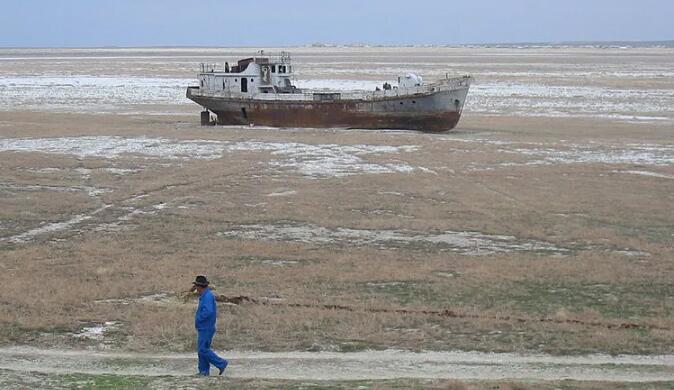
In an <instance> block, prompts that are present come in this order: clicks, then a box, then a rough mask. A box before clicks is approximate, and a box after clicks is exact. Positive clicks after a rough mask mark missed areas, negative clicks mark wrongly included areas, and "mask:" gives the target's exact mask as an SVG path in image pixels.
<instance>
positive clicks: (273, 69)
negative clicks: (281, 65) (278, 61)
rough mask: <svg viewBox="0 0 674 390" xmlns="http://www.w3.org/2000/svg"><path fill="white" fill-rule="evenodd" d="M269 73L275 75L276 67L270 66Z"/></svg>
mask: <svg viewBox="0 0 674 390" xmlns="http://www.w3.org/2000/svg"><path fill="white" fill-rule="evenodd" d="M271 72H272V73H276V65H272V66H271Z"/></svg>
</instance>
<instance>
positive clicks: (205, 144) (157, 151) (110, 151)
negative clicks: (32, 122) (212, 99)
mask: <svg viewBox="0 0 674 390" xmlns="http://www.w3.org/2000/svg"><path fill="white" fill-rule="evenodd" d="M416 150H417V147H416V146H413V145H403V146H386V145H337V144H304V143H295V142H259V141H242V142H226V141H209V140H186V141H185V140H176V139H167V138H145V137H138V138H124V137H116V136H86V137H59V138H14V139H12V138H10V139H2V140H0V152H1V151H14V152H42V153H53V154H68V155H75V156H78V157H80V158H86V157H102V158H108V159H118V158H121V157H133V156H138V157H141V158H144V159H153V158H154V159H167V160H191V159H198V160H199V159H200V160H213V159H218V158H221V157H223V156H224V155H225V154H226V153H233V152H267V153H270V154H271V155H272V159H271V160H269V161H268V162H267V165H268V167H269V169H273V170H279V169H281V170H283V169H289V170H293V171H296V172H299V173H300V174H302V175H304V176H309V177H317V178H320V177H342V176H349V175H357V174H366V173H371V174H376V173H407V172H413V171H415V170H416V169H417V168H415V167H413V166H411V165H409V164H407V163H406V162H404V161H390V162H385V163H375V162H370V161H368V160H367V159H366V157H367V156H371V155H399V154H400V153H411V152H414V151H416Z"/></svg>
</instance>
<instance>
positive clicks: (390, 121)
mask: <svg viewBox="0 0 674 390" xmlns="http://www.w3.org/2000/svg"><path fill="white" fill-rule="evenodd" d="M467 94H468V85H467V84H466V85H465V86H462V87H460V88H451V89H450V88H438V89H437V90H433V91H431V92H428V93H416V94H409V95H397V96H383V97H380V98H377V97H376V96H373V97H372V98H369V99H348V98H344V97H342V96H340V97H338V98H334V99H332V98H330V96H329V95H328V98H327V99H324V98H321V99H320V100H317V99H315V98H314V99H312V100H309V99H305V98H300V99H296V100H283V99H264V97H259V98H255V97H252V98H242V97H240V96H227V95H225V94H220V95H218V94H208V93H204V92H202V91H201V90H200V88H199V87H190V88H188V90H187V97H188V98H189V99H191V100H193V101H194V102H196V103H197V104H199V105H201V106H203V107H204V108H206V109H207V110H209V111H211V112H212V113H214V114H215V115H216V116H217V123H218V124H222V125H249V124H254V125H262V126H274V127H318V128H358V129H410V130H421V131H432V132H439V131H448V130H451V129H453V128H454V127H455V126H456V125H457V123H458V122H459V119H460V117H461V111H462V108H463V104H464V102H465V100H466V96H467ZM321 95H325V94H319V95H318V96H321ZM335 95H339V94H335ZM306 96H311V95H306Z"/></svg>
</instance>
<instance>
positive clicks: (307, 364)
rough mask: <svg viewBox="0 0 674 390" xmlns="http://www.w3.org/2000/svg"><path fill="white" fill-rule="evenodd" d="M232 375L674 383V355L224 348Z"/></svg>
mask: <svg viewBox="0 0 674 390" xmlns="http://www.w3.org/2000/svg"><path fill="white" fill-rule="evenodd" d="M221 354H222V356H225V357H227V358H228V359H230V366H229V367H228V368H227V372H226V375H227V376H228V377H231V378H263V379H286V380H318V381H320V380H324V381H327V380H340V381H347V380H366V379H395V378H424V379H445V378H446V379H463V380H471V379H477V380H505V379H524V380H544V381H548V380H550V381H552V380H566V379H571V380H582V381H611V382H656V381H658V382H662V381H672V380H674V356H672V355H663V356H608V355H588V356H550V355H543V354H514V353H502V354H499V353H480V352H419V353H415V352H407V351H400V350H384V351H364V352H352V353H334V352H278V353H274V352H239V351H224V352H221ZM195 365H196V354H194V353H183V354H136V353H121V352H120V353H115V352H94V351H78V350H71V351H61V350H45V349H37V348H31V347H9V348H3V349H0V369H2V370H7V371H9V372H16V373H19V372H21V373H25V372H33V373H43V374H75V373H80V374H94V375H101V374H113V375H138V376H173V377H182V376H190V375H193V374H194V370H195V369H196V366H195Z"/></svg>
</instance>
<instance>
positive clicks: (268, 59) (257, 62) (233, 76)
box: [198, 51, 299, 95]
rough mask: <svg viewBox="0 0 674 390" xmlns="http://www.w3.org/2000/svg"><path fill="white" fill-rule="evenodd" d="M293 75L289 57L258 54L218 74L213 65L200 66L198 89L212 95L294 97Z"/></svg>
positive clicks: (283, 53) (225, 66)
mask: <svg viewBox="0 0 674 390" xmlns="http://www.w3.org/2000/svg"><path fill="white" fill-rule="evenodd" d="M292 71H293V69H292V64H291V63H290V54H288V53H286V52H282V53H281V54H280V55H265V54H264V51H259V52H258V53H257V55H256V56H255V57H251V58H244V59H242V60H240V61H238V62H237V64H236V65H230V64H229V63H227V62H226V63H225V64H224V67H222V68H221V69H220V70H218V69H216V65H211V64H201V72H200V73H199V75H198V78H199V88H200V89H201V91H202V92H205V93H213V94H218V93H225V94H243V95H255V94H258V93H297V92H299V90H297V88H295V87H294V86H293V85H292V82H291V80H290V78H291V76H292Z"/></svg>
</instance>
